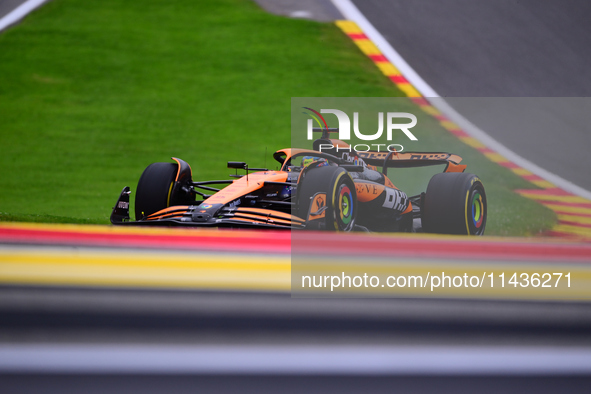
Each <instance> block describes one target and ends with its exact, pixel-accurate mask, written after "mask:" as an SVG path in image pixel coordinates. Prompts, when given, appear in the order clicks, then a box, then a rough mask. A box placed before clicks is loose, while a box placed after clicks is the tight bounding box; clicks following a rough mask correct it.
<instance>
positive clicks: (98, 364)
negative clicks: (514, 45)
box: [0, 344, 591, 375]
mask: <svg viewBox="0 0 591 394" xmlns="http://www.w3.org/2000/svg"><path fill="white" fill-rule="evenodd" d="M0 372H24V373H39V372H44V373H207V374H257V373H258V374H311V375H319V374H357V375H384V374H508V375H519V374H557V375H559V374H577V373H578V374H580V373H585V374H588V373H591V349H581V348H552V347H546V348H544V347H542V348H540V347H532V348H519V347H497V346H495V347H492V346H489V347H486V346H476V347H467V346H464V347H462V346H460V347H449V346H448V347H437V346H432V347H426V346H415V347H412V346H322V345H318V346H297V345H293V346H289V345H282V346H279V345H267V346H264V345H263V346H240V345H237V346H229V345H219V346H211V345H204V346H195V345H189V346H186V345H185V346H182V345H112V344H111V345H70V344H67V345H41V344H36V345H32V344H25V345H0Z"/></svg>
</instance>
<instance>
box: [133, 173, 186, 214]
mask: <svg viewBox="0 0 591 394" xmlns="http://www.w3.org/2000/svg"><path fill="white" fill-rule="evenodd" d="M177 171H178V165H177V164H175V163H152V164H150V165H149V166H148V167H146V169H145V170H144V172H143V173H142V176H141V177H140V180H139V182H138V184H137V191H136V194H135V219H136V220H141V219H142V218H144V217H146V216H148V215H151V214H153V213H154V212H158V211H160V210H161V209H164V208H168V207H169V206H170V198H171V194H172V187H173V185H174V181H175V179H176V174H177Z"/></svg>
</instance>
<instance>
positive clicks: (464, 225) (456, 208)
mask: <svg viewBox="0 0 591 394" xmlns="http://www.w3.org/2000/svg"><path fill="white" fill-rule="evenodd" d="M421 212H422V213H421V221H422V226H423V231H425V232H428V233H439V234H463V235H483V234H484V229H485V227H486V219H487V203H486V193H485V191H484V185H483V184H482V182H481V181H480V179H478V177H477V176H476V175H474V174H468V173H445V172H444V173H442V174H436V175H435V176H433V178H431V180H430V181H429V185H428V186H427V192H426V194H425V198H424V200H423V204H422V206H421Z"/></svg>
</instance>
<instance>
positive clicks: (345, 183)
mask: <svg viewBox="0 0 591 394" xmlns="http://www.w3.org/2000/svg"><path fill="white" fill-rule="evenodd" d="M316 193H326V206H327V208H326V214H325V217H324V218H323V219H317V220H314V221H311V222H310V223H309V227H308V228H312V229H318V230H329V231H351V230H353V229H354V228H355V218H356V216H357V210H358V206H357V193H356V191H355V183H353V179H352V178H351V175H349V173H348V172H347V171H346V170H345V169H343V168H340V167H335V166H326V167H316V168H310V169H308V170H306V172H305V173H304V174H302V179H301V180H300V184H299V185H298V199H297V201H298V202H297V205H296V207H297V216H299V217H301V218H302V219H307V217H308V212H309V210H310V203H311V202H312V198H313V197H314V195H315V194H316Z"/></svg>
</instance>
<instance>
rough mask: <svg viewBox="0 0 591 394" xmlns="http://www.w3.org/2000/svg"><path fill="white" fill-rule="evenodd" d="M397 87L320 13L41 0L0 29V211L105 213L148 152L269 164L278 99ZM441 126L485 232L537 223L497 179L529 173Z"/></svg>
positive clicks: (74, 215)
mask: <svg viewBox="0 0 591 394" xmlns="http://www.w3.org/2000/svg"><path fill="white" fill-rule="evenodd" d="M400 95H401V92H399V91H398V90H397V89H396V88H395V87H394V86H393V85H392V83H391V82H390V81H389V80H388V79H387V78H385V77H384V76H383V75H382V74H381V73H380V72H379V71H378V70H377V68H376V67H375V66H374V65H373V64H372V63H371V61H369V60H368V59H367V58H366V57H365V56H364V55H363V54H362V53H361V52H360V51H359V50H358V49H357V48H356V47H355V45H354V44H353V43H352V42H351V40H349V39H348V38H347V37H346V36H345V35H344V34H343V33H342V32H341V31H340V30H339V29H337V28H336V27H335V26H334V25H333V24H321V23H316V22H312V21H305V20H294V19H287V18H283V17H278V16H274V15H269V14H267V13H265V12H263V11H262V10H260V9H259V8H258V6H256V5H255V4H253V3H252V2H250V1H242V0H215V1H214V0H210V1H205V0H202V1H188V0H187V1H175V2H168V1H163V0H161V1H156V0H146V1H143V2H129V1H124V0H104V1H100V2H99V1H93V2H79V1H74V0H55V1H52V2H49V3H47V4H46V5H44V6H43V7H42V8H40V9H39V10H37V11H35V12H34V13H32V14H31V15H29V16H28V17H27V18H26V19H25V20H24V21H23V22H22V23H21V24H20V25H18V26H16V27H13V28H11V29H9V30H7V31H4V32H2V33H1V34H0V211H2V212H4V213H2V214H0V220H20V221H47V222H74V223H80V222H82V223H108V217H109V214H110V209H111V207H112V206H113V204H114V203H115V199H116V198H117V196H118V194H119V192H120V190H121V188H122V187H123V186H125V185H130V186H132V188H133V187H135V185H136V183H137V180H138V178H139V176H140V174H141V172H142V171H143V169H144V168H145V167H146V166H147V165H148V164H150V163H152V162H156V161H168V159H169V158H170V157H171V156H176V157H180V158H182V159H184V160H186V161H187V162H189V163H190V164H191V165H192V167H193V172H194V175H195V178H196V179H201V180H203V179H211V178H214V179H218V178H226V177H227V174H228V170H227V169H226V168H225V162H226V161H228V160H240V161H248V162H249V163H250V164H251V166H262V165H263V164H264V160H265V159H264V153H265V149H268V153H269V155H268V158H267V160H268V163H267V164H270V161H271V160H272V159H270V154H271V152H272V151H274V150H276V149H280V148H283V147H287V146H289V144H290V113H291V112H290V111H291V110H290V100H291V97H315V96H329V97H330V96H332V97H391V96H400ZM433 127H434V129H437V127H436V125H435V126H433ZM445 133H446V132H444V131H443V130H442V129H440V128H439V131H435V132H433V133H432V137H429V139H430V140H431V139H432V141H431V142H430V143H431V144H432V145H434V146H436V145H437V144H439V143H440V142H441V141H445V144H448V145H449V146H447V145H446V148H445V149H443V148H441V147H439V148H438V147H436V148H435V149H436V150H450V151H454V152H458V153H459V154H461V155H462V156H464V157H465V159H466V162H467V163H469V165H470V168H471V169H472V172H476V173H478V174H479V175H480V176H481V177H482V178H483V179H484V180H485V185H486V187H487V192H488V193H489V203H490V213H489V217H490V219H489V227H488V230H489V231H488V233H489V234H506V235H527V234H535V233H537V232H539V231H540V230H542V229H544V228H548V227H549V226H551V225H552V223H553V221H554V217H553V214H552V213H551V212H550V211H549V210H547V209H545V208H543V207H541V206H539V205H538V204H535V203H533V202H531V201H528V200H526V199H524V198H522V197H519V196H517V195H516V194H515V193H513V192H512V190H513V189H515V188H524V187H531V186H530V185H529V184H527V183H526V182H524V181H522V180H521V179H520V178H518V177H516V176H515V175H514V174H512V173H511V172H509V171H507V170H505V169H503V168H500V167H498V166H496V165H493V164H491V163H489V162H488V161H486V160H485V159H483V157H482V155H480V153H478V152H476V151H474V150H472V149H470V148H468V147H465V146H464V145H463V144H461V143H459V142H458V141H457V140H455V139H454V138H453V137H451V136H450V135H448V134H445ZM474 169H475V170H474ZM519 215H522V216H521V217H519Z"/></svg>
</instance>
